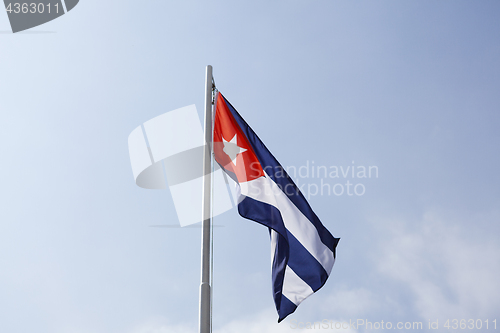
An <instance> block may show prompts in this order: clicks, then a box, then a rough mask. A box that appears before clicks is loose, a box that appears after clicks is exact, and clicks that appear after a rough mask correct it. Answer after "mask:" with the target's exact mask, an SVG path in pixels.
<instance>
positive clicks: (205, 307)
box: [200, 65, 212, 333]
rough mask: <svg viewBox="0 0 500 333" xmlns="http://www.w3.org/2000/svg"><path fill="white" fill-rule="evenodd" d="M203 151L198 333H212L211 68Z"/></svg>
mask: <svg viewBox="0 0 500 333" xmlns="http://www.w3.org/2000/svg"><path fill="white" fill-rule="evenodd" d="M205 80H206V82H205V147H206V148H205V149H204V150H203V198H202V206H201V207H202V214H203V216H202V224H201V230H202V231H201V285H200V333H210V332H211V331H212V318H211V317H212V315H211V312H212V311H211V290H210V289H211V288H210V259H211V256H210V236H211V235H210V224H211V218H212V217H211V216H210V214H211V212H210V190H211V188H210V186H211V184H210V181H211V171H212V165H211V149H212V147H210V145H211V143H212V66H210V65H208V66H207V69H206V75H205Z"/></svg>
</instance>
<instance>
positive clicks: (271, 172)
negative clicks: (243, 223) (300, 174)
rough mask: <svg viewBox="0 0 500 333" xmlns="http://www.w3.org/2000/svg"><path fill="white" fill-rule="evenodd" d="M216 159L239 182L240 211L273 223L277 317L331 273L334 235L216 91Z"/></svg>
mask: <svg viewBox="0 0 500 333" xmlns="http://www.w3.org/2000/svg"><path fill="white" fill-rule="evenodd" d="M213 141H214V147H213V149H214V155H215V160H216V161H217V163H219V165H220V166H221V167H222V168H223V169H224V171H225V172H226V173H227V174H228V175H229V176H230V177H231V178H232V179H233V180H234V181H235V182H236V184H237V185H238V186H237V187H238V188H237V192H238V212H239V213H240V215H241V216H242V217H244V218H247V219H250V220H253V221H255V222H258V223H260V224H263V225H265V226H267V227H268V228H269V233H270V237H271V260H272V284H273V285H272V287H273V297H274V302H275V304H276V309H277V310H278V315H279V319H278V322H280V321H282V320H283V319H285V318H286V317H287V316H288V315H289V314H291V313H293V312H294V311H295V309H296V308H297V306H298V305H299V304H300V303H301V302H302V301H303V300H304V299H305V298H307V297H308V296H310V295H311V294H313V293H314V292H316V291H317V290H319V289H320V288H321V287H322V286H323V285H324V284H325V282H326V280H327V279H328V276H329V275H330V272H331V270H332V267H333V264H334V262H335V248H336V246H337V243H338V241H339V238H335V237H333V236H332V234H331V233H330V232H329V231H328V230H327V229H326V228H325V227H324V226H323V224H322V223H321V221H320V220H319V218H318V217H317V216H316V214H315V213H314V212H313V211H312V209H311V207H310V206H309V204H308V203H307V201H306V199H305V198H304V196H303V195H302V193H301V192H300V191H299V188H298V187H297V186H296V185H295V183H294V182H293V181H292V180H291V179H290V177H289V176H288V174H287V173H286V171H285V170H284V168H283V167H282V166H281V165H280V164H279V162H278V161H277V160H276V159H275V158H274V156H273V155H272V154H271V153H270V152H269V150H268V149H267V148H266V146H265V145H264V144H263V143H262V141H261V140H260V139H259V138H258V137H257V135H256V134H255V132H254V131H253V130H252V129H251V128H250V126H248V124H247V123H246V122H245V121H244V120H243V118H241V116H240V115H239V114H238V112H237V111H236V110H235V109H234V107H233V106H232V105H231V104H230V103H229V102H228V101H227V100H226V99H225V98H224V96H222V94H221V93H218V94H217V98H216V113H215V120H214V133H213Z"/></svg>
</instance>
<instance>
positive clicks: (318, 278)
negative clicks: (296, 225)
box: [288, 233, 328, 291]
mask: <svg viewBox="0 0 500 333" xmlns="http://www.w3.org/2000/svg"><path fill="white" fill-rule="evenodd" d="M288 246H289V247H290V257H289V259H288V266H290V268H291V269H292V270H293V271H294V272H295V274H297V275H298V276H299V277H300V278H301V279H302V280H303V281H304V282H305V283H307V284H308V285H309V287H311V289H312V290H313V291H317V290H318V289H320V288H321V287H322V286H323V285H324V284H325V282H326V279H328V273H327V272H326V270H325V269H324V268H323V266H321V264H320V263H319V262H318V261H317V260H316V258H314V257H313V256H312V255H311V254H310V253H309V251H307V250H306V248H305V247H304V246H303V245H302V244H301V243H300V242H299V241H298V240H297V239H296V238H295V237H293V235H292V234H291V233H288Z"/></svg>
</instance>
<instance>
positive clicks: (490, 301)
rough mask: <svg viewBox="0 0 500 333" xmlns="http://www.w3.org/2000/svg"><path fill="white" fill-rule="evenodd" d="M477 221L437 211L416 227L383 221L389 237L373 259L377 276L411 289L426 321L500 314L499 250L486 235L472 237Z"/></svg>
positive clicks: (476, 232)
mask: <svg viewBox="0 0 500 333" xmlns="http://www.w3.org/2000/svg"><path fill="white" fill-rule="evenodd" d="M475 222H476V221H466V223H463V221H461V223H457V221H455V220H454V219H452V218H443V217H441V216H439V215H438V214H436V213H432V212H429V213H427V214H425V215H424V217H423V219H422V221H418V222H415V223H411V224H410V223H404V222H402V221H383V222H382V223H383V231H384V233H388V234H387V236H386V237H382V238H381V243H380V246H379V251H377V252H376V253H377V254H376V255H374V257H375V260H376V262H377V267H378V271H379V272H380V273H381V274H383V275H386V276H387V277H389V278H391V279H393V280H396V281H398V282H399V283H401V284H402V285H404V286H407V287H408V288H409V290H410V291H411V294H412V295H413V299H412V300H411V301H412V303H413V306H414V308H415V310H416V312H417V313H418V315H420V316H421V317H422V318H423V319H433V318H450V319H453V318H457V319H466V320H467V319H470V318H474V319H477V318H484V319H487V316H493V315H494V314H497V313H499V311H500V303H499V299H500V287H499V284H498V277H499V276H500V267H499V264H500V246H499V245H498V243H497V242H496V240H495V237H491V236H492V235H490V234H488V231H487V230H483V231H479V230H475V231H474V233H473V232H470V231H469V228H474V227H475V225H476V223H475ZM482 222H484V221H482ZM491 222H492V223H493V222H494V223H497V221H491ZM491 318H492V317H491Z"/></svg>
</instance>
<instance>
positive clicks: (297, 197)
mask: <svg viewBox="0 0 500 333" xmlns="http://www.w3.org/2000/svg"><path fill="white" fill-rule="evenodd" d="M222 97H223V98H224V101H225V102H226V104H227V106H228V109H229V111H230V112H231V113H232V115H233V117H234V119H235V120H236V122H237V123H238V125H239V126H240V128H241V129H242V131H243V133H245V135H246V137H247V138H248V141H249V142H250V144H251V145H252V147H253V149H254V151H255V154H256V155H257V158H258V159H259V162H260V164H261V166H262V168H263V169H264V170H265V171H266V173H267V174H268V175H269V177H270V178H271V179H272V180H273V181H274V182H275V183H276V184H277V185H278V186H279V187H280V188H281V189H282V190H283V192H284V193H285V195H287V196H288V198H289V199H290V201H292V202H293V204H294V205H295V206H296V207H297V208H298V209H299V210H300V211H301V212H302V214H304V216H305V217H306V218H307V219H308V220H309V221H311V223H312V224H313V225H314V226H315V227H316V230H317V231H318V235H319V237H320V239H321V241H322V242H323V243H324V244H325V245H326V246H327V247H328V248H329V249H330V250H331V251H332V252H334V253H335V248H336V246H337V243H338V241H339V238H335V237H333V236H332V234H331V233H330V232H329V231H328V230H327V229H326V228H325V226H323V224H322V223H321V221H320V220H319V218H318V217H317V216H316V214H315V213H314V212H313V210H312V209H311V206H309V203H308V202H307V201H306V199H305V198H304V196H303V195H302V193H301V192H300V190H299V188H298V187H297V186H296V185H295V183H294V182H293V180H292V179H291V178H290V176H289V175H288V173H287V172H286V171H285V169H284V168H283V167H282V166H281V164H280V163H279V162H278V161H277V160H276V158H274V156H273V155H272V154H271V152H270V151H269V150H268V149H267V147H266V146H265V145H264V143H263V142H262V141H261V140H260V139H259V137H258V136H257V134H255V132H254V131H253V130H252V129H251V128H250V126H249V125H248V124H247V123H246V122H245V120H243V118H242V117H241V116H240V115H239V113H238V111H236V109H235V108H234V107H233V106H232V105H231V103H229V101H228V100H227V99H226V98H225V97H224V96H222Z"/></svg>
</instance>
